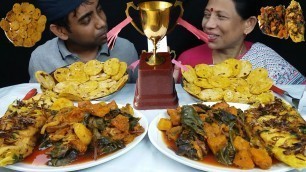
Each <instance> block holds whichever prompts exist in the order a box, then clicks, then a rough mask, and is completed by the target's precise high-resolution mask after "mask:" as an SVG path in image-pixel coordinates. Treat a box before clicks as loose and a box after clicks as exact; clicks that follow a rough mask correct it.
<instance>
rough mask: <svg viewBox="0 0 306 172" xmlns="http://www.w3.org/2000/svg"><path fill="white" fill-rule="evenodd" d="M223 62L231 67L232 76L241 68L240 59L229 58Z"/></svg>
mask: <svg viewBox="0 0 306 172" xmlns="http://www.w3.org/2000/svg"><path fill="white" fill-rule="evenodd" d="M223 63H225V64H228V65H229V66H230V67H231V68H232V76H233V77H235V76H237V75H238V74H239V73H240V71H241V68H242V63H241V61H240V60H237V59H234V58H230V59H227V60H225V61H224V62H223Z"/></svg>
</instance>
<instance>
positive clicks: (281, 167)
mask: <svg viewBox="0 0 306 172" xmlns="http://www.w3.org/2000/svg"><path fill="white" fill-rule="evenodd" d="M215 103H216V102H203V104H206V105H213V104H215ZM229 104H230V105H231V106H235V107H237V108H240V109H242V110H246V109H248V107H249V105H248V104H240V103H229ZM160 118H169V116H168V115H167V112H166V111H164V113H161V114H159V115H158V116H156V117H155V118H154V119H153V121H152V122H151V124H150V126H149V131H148V136H149V139H150V141H151V143H152V144H153V145H154V146H155V147H156V148H157V149H158V150H159V151H160V152H162V153H163V154H165V155H166V156H168V157H169V158H171V159H173V160H175V161H177V162H180V163H182V164H184V165H187V166H190V167H193V168H196V169H199V170H204V171H213V172H225V171H229V172H241V171H244V172H255V171H256V172H258V171H269V172H270V171H271V172H285V171H289V170H291V169H292V168H291V167H289V166H287V165H285V164H283V163H277V164H274V165H273V166H272V167H271V168H270V169H268V170H262V169H259V168H254V169H251V170H242V169H238V168H227V167H223V166H214V165H211V164H205V163H203V162H198V161H194V160H191V159H188V158H185V157H183V156H179V155H177V154H175V153H174V152H173V151H172V150H171V149H169V148H168V146H167V145H166V144H165V142H164V141H163V138H162V132H161V131H159V130H158V128H157V124H158V121H159V119H160Z"/></svg>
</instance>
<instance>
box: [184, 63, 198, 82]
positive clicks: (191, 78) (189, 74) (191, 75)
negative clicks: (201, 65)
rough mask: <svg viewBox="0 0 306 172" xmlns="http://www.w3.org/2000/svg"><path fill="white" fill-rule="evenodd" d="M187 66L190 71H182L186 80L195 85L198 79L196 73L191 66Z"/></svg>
mask: <svg viewBox="0 0 306 172" xmlns="http://www.w3.org/2000/svg"><path fill="white" fill-rule="evenodd" d="M185 66H186V67H187V68H188V70H187V71H183V70H182V75H183V77H184V79H186V80H187V81H188V82H189V83H193V82H194V81H195V80H196V79H197V75H196V72H195V70H194V69H193V68H192V67H191V66H189V65H185Z"/></svg>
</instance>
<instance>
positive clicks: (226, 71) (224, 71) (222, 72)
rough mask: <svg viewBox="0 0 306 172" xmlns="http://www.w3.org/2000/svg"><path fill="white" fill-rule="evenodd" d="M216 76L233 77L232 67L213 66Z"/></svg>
mask: <svg viewBox="0 0 306 172" xmlns="http://www.w3.org/2000/svg"><path fill="white" fill-rule="evenodd" d="M213 73H214V76H223V77H226V78H228V77H231V76H232V75H233V69H232V67H231V66H230V65H229V64H227V63H219V64H216V65H215V66H213Z"/></svg>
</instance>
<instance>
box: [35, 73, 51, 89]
mask: <svg viewBox="0 0 306 172" xmlns="http://www.w3.org/2000/svg"><path fill="white" fill-rule="evenodd" d="M35 78H36V80H37V82H39V83H40V84H41V86H42V87H44V88H46V89H48V90H52V89H53V87H54V86H55V81H54V79H53V77H52V76H51V75H49V74H48V73H46V72H44V71H37V72H35Z"/></svg>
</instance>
